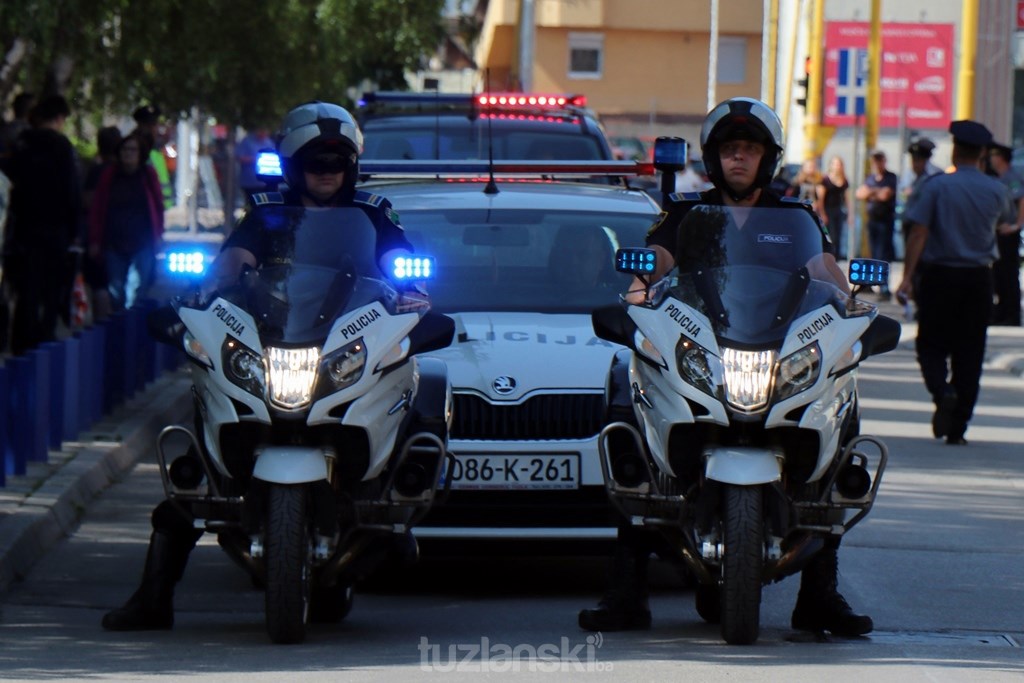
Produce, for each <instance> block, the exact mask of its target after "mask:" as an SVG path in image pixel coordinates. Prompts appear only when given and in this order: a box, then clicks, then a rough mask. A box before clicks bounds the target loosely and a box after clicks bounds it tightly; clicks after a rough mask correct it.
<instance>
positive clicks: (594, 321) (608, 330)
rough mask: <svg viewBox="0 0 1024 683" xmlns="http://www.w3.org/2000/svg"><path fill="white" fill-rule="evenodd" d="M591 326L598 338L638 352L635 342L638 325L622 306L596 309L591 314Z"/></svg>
mask: <svg viewBox="0 0 1024 683" xmlns="http://www.w3.org/2000/svg"><path fill="white" fill-rule="evenodd" d="M590 324H591V325H593V327H594V334H596V335H597V336H598V338H600V339H604V340H605V341H610V342H612V343H613V344H621V345H623V346H627V347H629V348H631V349H633V350H636V349H635V348H634V346H635V344H634V341H633V340H634V338H635V337H636V323H635V322H633V319H632V318H630V317H629V315H628V314H627V313H626V310H625V309H624V308H622V306H619V305H617V304H612V305H610V306H602V307H601V308H597V309H594V311H593V312H592V313H591V314H590Z"/></svg>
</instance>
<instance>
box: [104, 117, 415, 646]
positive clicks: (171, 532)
mask: <svg viewBox="0 0 1024 683" xmlns="http://www.w3.org/2000/svg"><path fill="white" fill-rule="evenodd" d="M362 143H363V136H362V133H361V132H360V130H359V127H358V125H357V124H356V121H355V119H354V118H353V117H352V115H351V114H350V113H349V112H348V111H346V110H345V109H344V108H342V107H340V106H338V105H336V104H330V103H326V102H309V103H307V104H303V105H301V106H299V107H296V108H295V109H293V110H292V111H290V112H288V114H287V115H286V116H285V118H284V121H283V122H282V124H281V129H280V131H279V133H278V143H277V151H278V154H279V156H280V158H281V165H282V168H283V172H284V175H285V180H286V181H287V184H288V189H287V191H285V192H283V193H280V192H265V193H260V194H257V195H254V197H253V199H254V202H253V204H254V206H253V208H252V209H251V210H250V211H249V213H247V214H246V216H245V217H244V218H243V219H242V221H241V222H240V223H239V225H238V227H237V228H236V229H235V231H234V232H232V233H231V235H230V236H229V237H228V238H227V240H226V241H225V243H224V246H223V248H222V250H221V253H220V254H219V255H218V257H217V259H216V261H215V262H214V264H213V266H212V267H211V273H210V279H209V281H208V282H207V283H206V286H205V287H204V289H207V290H216V289H219V288H221V287H224V286H228V285H231V284H233V283H234V282H236V281H237V279H238V276H239V275H240V274H241V272H242V270H243V269H244V268H245V267H246V266H249V267H253V268H255V267H257V266H258V265H260V264H261V263H263V262H264V261H266V260H267V259H269V258H273V255H274V250H275V244H274V236H273V234H272V231H268V230H267V229H266V225H265V223H264V221H263V220H262V213H263V212H264V211H266V210H268V208H270V207H273V206H275V205H276V206H280V205H286V206H306V207H327V206H330V207H343V206H352V207H357V208H359V209H361V210H362V211H364V212H365V213H366V215H367V216H368V217H369V219H370V221H371V222H372V223H373V225H374V226H375V227H376V229H377V256H378V263H384V262H386V261H387V260H389V259H390V257H391V256H392V255H394V254H395V253H397V252H402V251H409V252H411V251H412V247H411V245H410V244H409V241H408V240H407V239H406V237H405V234H404V232H403V230H402V228H401V226H400V225H399V223H398V216H397V214H396V213H395V212H394V211H393V210H392V208H391V204H390V202H388V200H386V199H385V198H383V197H381V196H379V195H373V194H370V193H367V192H362V191H357V190H356V189H355V184H356V179H357V177H358V168H359V154H360V152H361V151H362V146H363V144H362ZM161 310H163V309H161ZM170 312H171V316H174V313H173V310H171V311H170ZM165 322H166V323H168V324H172V321H171V320H166V321H165ZM173 322H176V317H174V320H173ZM150 324H151V326H152V325H159V324H161V323H154V322H153V320H152V319H151V320H150ZM152 525H153V533H152V535H151V536H150V542H149V548H148V550H147V553H146V564H145V568H144V569H143V573H142V581H141V584H140V585H139V588H138V589H137V590H136V591H135V593H134V594H133V595H132V596H131V597H130V598H129V599H128V601H127V602H126V603H125V604H124V605H123V606H122V607H119V608H118V609H115V610H112V611H110V612H108V613H107V614H105V615H104V617H103V621H102V624H103V628H105V629H108V630H113V631H139V630H155V629H169V628H171V627H172V626H173V625H174V608H173V597H174V587H175V584H177V582H178V581H179V580H180V579H181V577H182V575H183V573H184V571H185V565H186V564H187V562H188V557H189V554H190V553H191V552H192V549H193V548H194V547H195V544H196V542H197V541H198V540H199V538H200V537H201V536H202V534H203V530H202V529H196V528H194V526H193V520H192V519H191V516H190V515H189V514H187V513H186V512H185V511H184V510H183V509H182V508H181V507H179V506H176V505H174V504H172V503H171V502H170V501H168V500H165V501H163V502H161V503H160V504H159V505H157V507H156V508H155V509H154V510H153V515H152ZM410 538H411V537H410ZM412 542H413V543H415V541H414V540H413V541H412ZM411 552H413V553H414V552H415V550H412V551H411Z"/></svg>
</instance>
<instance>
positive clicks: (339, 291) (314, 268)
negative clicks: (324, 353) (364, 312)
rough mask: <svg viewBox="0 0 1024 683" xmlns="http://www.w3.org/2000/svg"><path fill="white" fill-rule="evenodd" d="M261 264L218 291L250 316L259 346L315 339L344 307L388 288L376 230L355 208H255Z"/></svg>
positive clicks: (389, 299) (377, 297) (386, 298)
mask: <svg viewBox="0 0 1024 683" xmlns="http://www.w3.org/2000/svg"><path fill="white" fill-rule="evenodd" d="M247 220H254V221H259V222H260V223H261V232H262V234H263V236H264V237H265V240H266V241H265V244H264V247H265V258H264V265H262V266H261V267H259V268H256V269H252V270H247V271H245V272H243V273H242V276H241V277H240V278H239V282H238V284H237V285H234V286H232V287H229V288H226V289H224V290H222V291H220V292H219V293H218V294H219V296H221V297H223V298H224V299H225V300H227V301H229V302H231V303H233V304H235V305H237V306H239V307H240V308H242V309H244V310H246V311H247V312H249V313H250V314H252V316H253V318H254V319H255V320H256V324H257V328H258V330H259V333H260V337H261V339H262V340H263V341H264V342H265V343H269V342H276V343H285V344H306V343H316V342H318V341H320V340H322V339H323V338H325V337H326V336H327V333H328V332H329V331H330V328H331V326H332V325H333V324H334V321H335V320H337V318H338V317H339V316H340V315H341V314H342V313H344V312H347V311H353V310H356V309H357V308H361V307H362V306H365V305H367V304H369V303H371V302H373V301H381V302H382V303H383V304H384V305H385V307H387V308H389V309H390V306H392V305H393V300H394V296H395V294H394V290H393V288H392V287H391V286H390V285H389V284H388V283H387V282H386V281H385V280H384V278H383V275H382V273H381V272H380V269H379V267H378V265H377V259H376V248H377V231H376V229H375V228H374V226H373V224H372V223H371V222H370V220H369V218H368V217H367V216H366V213H364V212H363V211H362V210H360V209H358V208H312V209H309V208H303V207H291V206H276V205H275V206H267V207H260V208H258V209H256V210H254V211H253V213H252V214H251V215H250V216H249V217H247Z"/></svg>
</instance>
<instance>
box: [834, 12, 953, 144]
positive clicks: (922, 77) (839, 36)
mask: <svg viewBox="0 0 1024 683" xmlns="http://www.w3.org/2000/svg"><path fill="white" fill-rule="evenodd" d="M870 37H871V25H870V24H868V23H866V22H852V21H830V22H827V23H826V25H825V89H824V93H823V103H824V112H823V116H822V120H823V123H824V124H825V125H828V126H852V125H854V124H855V122H856V121H855V119H856V117H857V116H863V114H864V110H865V105H866V101H867V94H868V68H867V67H868V42H869V40H870ZM953 57H954V51H953V24H888V23H886V24H882V71H881V82H880V84H881V110H880V111H879V117H880V121H879V127H881V128H896V127H897V126H899V124H900V110H901V108H905V112H906V125H907V126H908V127H910V128H917V129H928V128H935V129H943V130H945V129H946V127H947V126H949V121H950V118H951V115H952V111H953Z"/></svg>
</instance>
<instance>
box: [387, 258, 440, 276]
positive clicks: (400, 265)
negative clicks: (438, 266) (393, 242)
mask: <svg viewBox="0 0 1024 683" xmlns="http://www.w3.org/2000/svg"><path fill="white" fill-rule="evenodd" d="M392 265H393V268H392V269H391V276H392V277H393V278H394V279H395V281H396V282H402V281H404V280H429V279H430V278H432V277H434V259H433V257H431V256H399V257H397V258H396V259H395V261H394V263H393V264H392Z"/></svg>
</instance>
